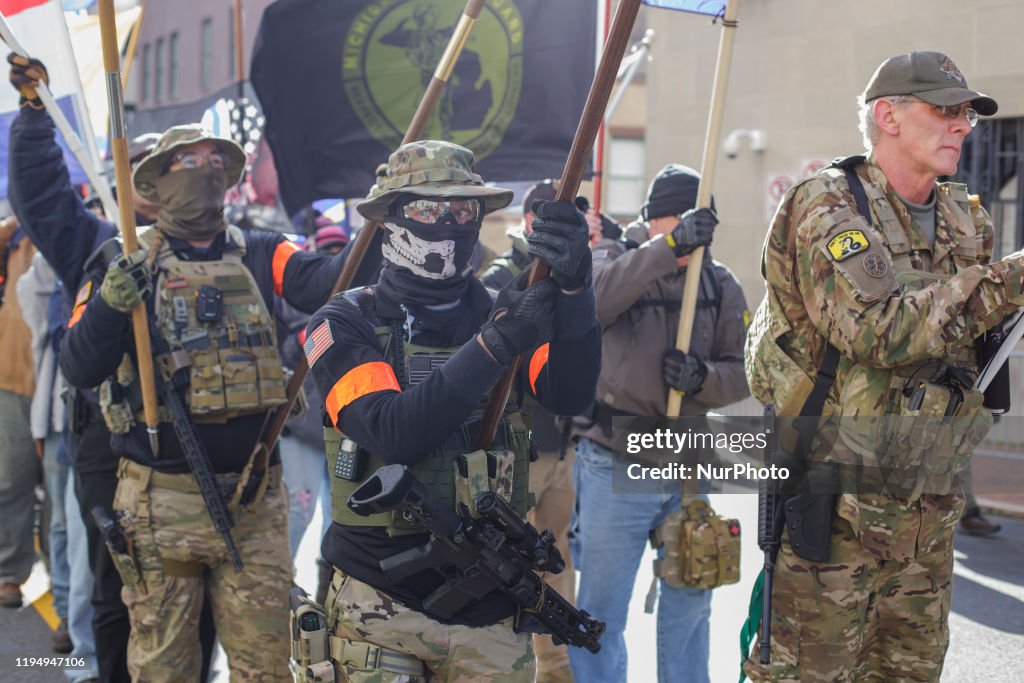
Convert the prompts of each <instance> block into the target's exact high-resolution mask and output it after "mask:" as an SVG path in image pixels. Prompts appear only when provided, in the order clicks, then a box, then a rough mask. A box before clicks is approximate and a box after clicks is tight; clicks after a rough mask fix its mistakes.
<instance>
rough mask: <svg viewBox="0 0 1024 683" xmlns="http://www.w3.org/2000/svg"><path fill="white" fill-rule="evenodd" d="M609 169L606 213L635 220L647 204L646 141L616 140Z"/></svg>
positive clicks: (611, 146)
mask: <svg viewBox="0 0 1024 683" xmlns="http://www.w3.org/2000/svg"><path fill="white" fill-rule="evenodd" d="M606 165H607V166H606V172H607V174H608V184H607V185H606V186H605V187H606V189H607V193H608V195H607V196H608V200H607V203H606V207H607V209H606V210H607V211H608V213H610V214H612V215H613V216H623V217H633V216H636V215H637V214H638V213H639V212H640V207H641V206H643V203H644V141H643V139H642V138H616V137H613V138H612V139H611V145H610V149H609V158H608V161H607V162H606Z"/></svg>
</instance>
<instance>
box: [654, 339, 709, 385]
mask: <svg viewBox="0 0 1024 683" xmlns="http://www.w3.org/2000/svg"><path fill="white" fill-rule="evenodd" d="M661 376H662V378H663V379H664V380H665V384H667V385H668V386H669V387H670V388H672V389H675V390H676V391H678V392H679V393H680V394H682V395H683V396H693V395H694V394H698V393H700V390H701V389H703V388H704V379H705V378H706V377H707V376H708V366H707V365H705V364H704V361H702V360H701V359H700V358H697V357H696V356H691V355H689V354H687V353H685V352H683V351H680V350H679V349H669V350H668V351H666V352H665V355H664V356H663V357H662V359H661Z"/></svg>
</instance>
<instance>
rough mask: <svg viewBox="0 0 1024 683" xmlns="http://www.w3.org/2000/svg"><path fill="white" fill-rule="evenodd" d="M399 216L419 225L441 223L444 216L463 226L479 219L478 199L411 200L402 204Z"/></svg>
mask: <svg viewBox="0 0 1024 683" xmlns="http://www.w3.org/2000/svg"><path fill="white" fill-rule="evenodd" d="M400 210H401V215H402V216H404V217H405V218H408V219H409V220H413V221H417V222H419V223H442V222H445V221H444V220H443V219H444V218H445V216H446V215H449V216H451V219H452V220H453V221H454V222H456V223H458V224H459V225H463V224H465V223H473V222H475V221H476V220H478V219H479V218H480V201H479V200H478V199H411V200H409V201H407V202H405V203H404V204H402V206H401V208H400Z"/></svg>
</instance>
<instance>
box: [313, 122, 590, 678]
mask: <svg viewBox="0 0 1024 683" xmlns="http://www.w3.org/2000/svg"><path fill="white" fill-rule="evenodd" d="M473 160H474V157H473V153H472V152H471V151H470V150H468V149H465V148H464V147H460V146H458V145H455V144H452V143H448V142H439V141H434V140H425V141H419V142H412V143H409V144H406V145H404V146H402V147H401V148H399V149H398V150H397V151H396V152H395V153H394V154H392V155H391V157H390V159H389V162H388V167H387V175H386V176H385V177H384V178H381V179H379V180H378V185H377V187H375V189H374V191H373V192H372V193H371V196H370V199H368V200H367V201H365V202H363V203H362V204H360V205H359V206H358V207H357V208H358V210H359V212H360V213H361V214H362V215H363V216H365V217H366V218H367V219H370V220H376V221H381V222H382V223H383V225H384V230H385V233H386V237H385V241H384V245H383V253H384V259H385V267H384V269H383V271H382V272H381V276H380V281H379V283H378V284H377V285H376V286H374V287H372V288H363V289H359V290H351V291H349V292H345V293H344V294H342V295H339V296H337V297H335V298H334V299H332V300H331V302H330V303H328V304H327V305H326V306H324V307H323V308H322V309H320V311H318V312H317V313H316V315H314V316H313V318H312V320H311V321H310V323H309V327H308V332H309V334H308V337H307V341H306V347H305V348H306V356H307V359H308V360H309V366H310V372H311V373H312V375H313V377H314V378H315V380H316V382H317V385H318V387H319V388H320V390H321V392H322V394H323V396H324V397H325V406H324V408H325V411H326V415H325V420H324V424H329V425H330V427H328V428H327V429H326V430H325V442H326V444H327V448H328V452H327V455H328V458H329V462H330V471H331V472H332V476H331V494H332V511H331V516H332V522H333V523H332V524H331V527H330V529H329V530H328V532H327V534H326V536H325V538H324V542H323V548H322V554H323V557H324V558H325V559H327V560H328V561H329V562H330V563H331V564H332V565H334V567H335V571H334V578H333V580H332V582H331V589H330V591H329V592H328V594H327V604H326V605H325V608H326V612H327V625H328V628H329V630H330V634H331V635H330V659H331V661H332V662H333V665H334V666H335V667H336V670H337V671H338V672H340V674H341V676H342V678H343V679H344V680H347V681H350V682H351V683H369V682H371V681H372V682H380V681H393V682H394V683H399V682H407V681H417V682H420V681H426V680H428V679H429V680H432V681H452V682H454V681H475V682H485V681H501V682H504V683H528V682H532V681H533V680H534V671H535V666H534V656H533V651H532V648H531V644H530V634H528V633H523V632H518V630H517V629H516V627H515V625H516V624H517V623H518V617H519V615H518V614H517V611H518V610H517V607H516V604H515V603H514V602H513V601H512V600H511V599H510V598H509V597H508V596H507V595H505V594H504V593H502V592H500V591H497V590H495V591H491V592H489V593H487V594H486V595H485V596H483V597H481V598H478V599H474V600H471V601H470V602H469V603H468V604H467V605H465V606H463V607H462V608H460V609H458V610H457V611H455V613H454V614H453V615H452V616H451V617H450V618H444V617H442V616H440V615H439V614H438V613H437V612H436V611H432V609H431V607H430V604H431V603H430V602H429V601H428V598H430V597H431V595H432V594H434V591H435V590H436V589H438V588H439V587H441V586H442V585H443V584H444V583H445V581H446V580H447V579H449V578H454V577H451V576H450V575H446V574H445V573H442V572H443V570H450V569H451V567H446V566H443V565H442V566H436V567H430V568H428V569H425V570H423V571H419V572H417V573H415V574H413V575H412V576H409V577H407V578H403V579H400V580H391V579H389V578H388V577H387V576H385V573H384V570H383V569H382V568H381V561H382V560H384V559H387V558H391V557H393V556H395V555H397V554H398V553H400V552H404V551H413V552H415V551H416V550H419V549H422V548H423V547H424V546H425V544H426V543H427V542H428V541H429V536H427V535H426V534H425V533H424V530H423V529H422V528H419V527H417V526H410V525H409V523H408V522H406V521H405V520H403V519H402V517H401V515H400V514H397V513H395V514H377V515H373V516H372V517H359V516H357V515H356V514H355V513H354V512H352V511H351V510H349V508H348V507H347V506H346V505H345V501H346V500H347V498H348V496H349V495H350V494H351V492H352V491H354V490H355V487H357V486H358V485H359V483H360V482H361V481H363V480H365V479H366V478H367V477H368V476H369V475H371V474H372V473H373V472H374V471H375V470H376V468H378V467H380V466H381V465H382V464H385V463H388V464H391V463H399V464H402V465H405V466H407V467H409V469H410V471H411V472H412V473H413V475H414V476H415V477H416V478H417V479H419V480H420V481H421V482H422V483H423V485H424V486H425V487H426V488H427V490H428V491H429V492H430V494H431V495H432V496H433V497H436V498H437V499H439V500H440V501H442V504H447V505H453V504H455V503H456V502H457V501H462V502H464V503H466V504H472V500H475V497H476V494H470V495H469V496H466V495H465V494H464V492H466V491H468V490H470V489H474V490H476V489H479V488H480V487H483V488H492V490H496V491H500V492H502V493H503V495H505V496H506V499H507V500H508V501H509V503H510V504H511V505H512V507H513V508H514V509H515V510H516V511H517V512H518V513H519V514H520V515H525V513H526V508H527V485H528V483H529V472H528V461H529V437H528V433H527V430H526V427H525V425H524V424H523V421H522V418H521V416H520V414H519V410H518V408H517V407H516V404H517V401H516V397H515V396H513V397H512V399H511V400H510V401H509V404H508V406H506V410H505V413H504V416H503V418H502V420H501V423H500V426H499V429H498V432H497V435H496V437H495V439H494V441H493V442H492V443H491V445H490V446H489V447H488V448H487V452H486V453H485V452H484V451H482V450H476V447H475V445H474V444H475V441H476V433H477V432H478V431H479V428H480V426H479V419H480V412H481V411H480V408H481V400H482V399H483V398H485V397H486V395H487V392H488V390H489V389H490V387H491V386H492V385H493V384H494V383H495V381H496V380H497V379H498V377H499V376H500V375H501V374H502V372H503V370H504V368H505V366H506V365H507V364H508V363H509V362H510V361H511V360H512V358H514V357H515V356H517V355H520V354H524V358H523V364H522V366H521V369H520V372H521V375H520V378H519V382H518V386H519V388H520V390H521V391H522V392H524V393H526V394H528V395H530V396H531V397H534V398H536V399H537V400H538V401H539V402H540V403H541V405H543V406H544V407H545V408H546V409H548V410H550V411H552V412H555V413H560V414H569V415H571V414H575V413H578V412H580V411H582V410H584V409H585V408H586V406H587V405H589V403H590V401H592V400H593V396H594V386H595V384H596V381H597V374H598V369H599V365H600V360H599V359H600V333H599V330H598V327H597V320H596V318H595V313H594V293H593V289H592V287H591V275H590V265H591V261H590V249H589V247H588V245H587V228H586V223H585V221H584V218H583V215H582V214H580V213H579V211H578V210H577V209H576V208H575V207H574V206H573V205H572V204H569V203H566V202H545V203H543V204H541V205H539V206H538V207H537V215H538V218H537V219H536V220H535V221H534V223H533V227H534V230H533V233H532V234H531V236H530V238H529V243H530V247H529V251H530V253H531V255H536V256H539V257H542V258H544V259H545V260H546V261H547V262H548V263H549V264H550V265H551V268H552V271H551V272H552V275H551V277H550V278H548V279H546V280H544V281H543V282H541V283H538V284H536V285H534V286H533V287H529V288H528V287H526V280H527V276H528V274H529V270H524V271H523V272H521V273H520V274H519V275H518V276H517V277H516V278H514V279H513V280H512V281H511V282H509V283H508V284H507V285H506V286H505V287H504V288H503V289H502V290H501V291H500V292H499V293H498V295H497V299H496V300H495V301H493V302H492V296H491V294H490V293H489V292H488V290H487V289H486V288H485V287H484V286H483V285H482V284H481V283H480V281H479V280H478V279H477V278H476V276H475V275H473V273H472V270H471V268H470V267H469V266H468V263H469V259H470V255H471V254H472V252H473V247H474V246H475V245H476V242H477V240H478V237H479V231H480V225H481V222H482V220H483V217H484V215H486V214H487V213H490V212H492V211H497V210H498V209H501V208H503V207H505V206H507V205H508V203H509V202H510V201H511V199H512V193H511V192H510V191H508V190H504V189H501V188H492V187H486V186H485V185H484V184H483V180H482V179H481V178H480V176H478V175H477V174H475V173H473V170H472V165H473ZM549 340H550V341H549ZM339 448H340V449H341V451H343V452H344V453H339ZM344 454H354V456H355V461H356V462H357V463H359V464H358V465H357V466H356V467H348V468H345V467H342V466H341V465H340V464H339V463H344V462H346V461H345V460H342V459H341V458H342V455H344ZM499 463H500V464H499ZM492 465H493V466H494V467H493V468H492ZM353 470H354V473H353ZM470 470H472V471H470ZM489 478H493V479H492V482H493V484H492V486H491V487H488V482H487V480H488V479H489ZM467 497H468V498H469V500H466V498H467ZM459 578H460V579H461V578H464V577H459ZM439 602H440V603H442V604H441V605H440V607H444V604H443V603H444V600H443V599H440V600H439Z"/></svg>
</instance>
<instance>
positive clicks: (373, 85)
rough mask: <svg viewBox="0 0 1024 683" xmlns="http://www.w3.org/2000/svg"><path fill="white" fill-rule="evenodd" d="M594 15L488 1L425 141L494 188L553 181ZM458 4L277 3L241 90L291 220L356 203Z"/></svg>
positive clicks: (568, 139)
mask: <svg viewBox="0 0 1024 683" xmlns="http://www.w3.org/2000/svg"><path fill="white" fill-rule="evenodd" d="M597 5H598V3H596V2H551V0H487V1H486V3H485V4H484V7H483V9H482V10H481V12H480V18H479V19H478V21H477V22H476V25H475V26H474V27H473V30H472V33H471V34H470V36H469V40H468V42H467V43H466V46H465V48H464V49H463V51H462V54H461V55H460V57H459V59H458V62H457V63H456V65H455V68H454V70H453V71H452V74H451V77H450V78H449V80H448V85H447V87H446V88H445V92H444V95H443V96H442V98H441V100H440V102H439V104H438V107H437V111H436V112H435V113H434V115H433V117H432V118H431V120H430V123H429V124H428V125H427V128H426V130H425V132H424V134H423V137H424V138H430V139H441V140H448V141H451V142H456V143H458V144H460V145H464V146H466V147H468V148H469V149H471V150H473V152H474V153H475V154H476V158H477V171H478V172H479V173H480V174H481V175H482V176H483V177H484V178H485V179H487V180H489V181H514V180H538V179H540V178H548V177H558V176H559V175H561V173H562V166H563V165H564V163H565V158H566V156H567V155H568V152H569V147H570V145H571V144H572V138H573V134H574V133H575V132H576V125H577V123H578V121H579V117H580V113H581V112H582V111H583V104H584V102H585V100H586V97H587V93H588V91H589V89H590V83H591V81H592V80H593V77H594V63H595V56H594V50H595V42H596V40H595V35H596V30H597V29H596V26H597ZM464 7H465V2H464V0H353V1H350V0H346V2H322V1H321V0H278V1H277V2H274V3H273V4H271V5H270V6H268V7H267V9H266V10H265V11H264V13H263V18H262V20H261V23H260V28H259V33H258V35H257V38H256V44H255V46H254V48H253V57H252V67H251V70H250V78H251V80H252V84H253V86H254V87H255V89H256V92H257V94H258V95H259V98H260V103H261V105H262V107H263V112H264V115H265V116H266V128H265V135H266V138H267V141H268V143H269V144H270V147H271V150H272V151H273V154H274V159H275V162H276V165H277V170H278V175H279V178H280V187H281V196H282V199H283V201H284V205H285V208H286V209H287V210H288V212H289V213H294V212H295V211H297V210H299V209H301V208H302V207H303V206H306V205H308V204H309V203H310V202H312V201H313V200H315V199H319V198H324V197H362V196H364V195H365V194H366V192H367V190H369V188H370V186H371V185H372V184H373V182H374V170H375V169H376V167H377V165H378V164H380V163H381V162H384V161H387V158H388V155H389V154H390V153H391V152H392V151H394V150H395V149H396V148H397V147H398V145H399V144H400V143H401V140H402V137H403V136H404V134H405V130H406V127H407V126H408V124H409V121H410V120H412V115H413V112H415V111H416V106H417V104H419V101H420V97H421V96H422V94H423V92H424V90H425V89H426V86H427V84H428V83H429V82H430V79H431V77H432V76H433V73H434V69H435V67H436V66H437V63H438V61H439V60H440V57H441V54H442V53H443V52H444V49H445V47H446V45H447V43H448V38H449V37H450V36H451V34H452V30H453V28H454V26H455V24H456V23H457V22H458V20H459V17H460V16H461V14H462V10H463V8H464Z"/></svg>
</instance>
